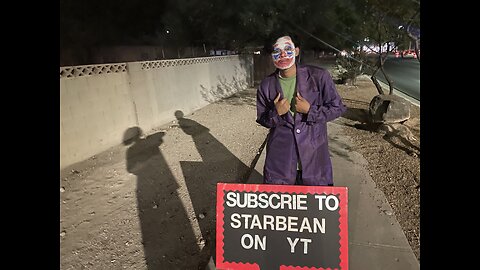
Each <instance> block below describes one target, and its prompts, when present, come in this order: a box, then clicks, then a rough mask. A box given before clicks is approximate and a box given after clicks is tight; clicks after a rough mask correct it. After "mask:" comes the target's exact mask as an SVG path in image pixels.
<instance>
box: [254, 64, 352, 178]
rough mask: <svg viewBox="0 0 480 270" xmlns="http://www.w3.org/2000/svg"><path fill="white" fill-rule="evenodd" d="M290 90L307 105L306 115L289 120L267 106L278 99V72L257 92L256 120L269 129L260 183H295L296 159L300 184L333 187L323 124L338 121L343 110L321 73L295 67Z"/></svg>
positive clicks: (329, 81) (332, 86) (330, 83)
mask: <svg viewBox="0 0 480 270" xmlns="http://www.w3.org/2000/svg"><path fill="white" fill-rule="evenodd" d="M296 87H297V88H296V89H297V91H298V92H299V93H300V95H301V96H302V97H303V98H305V99H306V100H307V101H308V102H309V103H310V111H309V112H308V114H302V113H296V115H295V119H294V117H293V116H292V115H291V114H290V113H289V112H287V113H286V114H284V115H282V116H280V115H278V113H277V110H276V109H275V105H274V102H273V101H274V99H275V97H276V96H277V95H278V93H280V100H281V99H282V98H283V91H282V90H281V86H280V82H279V81H278V71H276V72H274V73H272V74H270V75H269V76H267V77H266V78H265V79H263V80H262V82H261V84H260V86H259V88H258V89H257V120H256V121H257V122H258V123H259V124H261V125H262V126H264V127H266V128H269V129H270V132H269V134H268V139H267V146H266V147H267V148H266V149H267V156H266V159H265V167H264V169H263V181H264V183H266V184H289V185H293V184H295V179H296V174H297V160H298V159H299V158H300V161H301V164H302V175H303V183H304V185H308V186H323V185H328V184H333V172H332V162H331V160H330V153H329V150H328V136H327V122H328V121H331V120H333V119H335V118H337V117H340V116H341V115H342V114H343V113H344V112H345V111H346V110H347V109H346V107H345V105H344V104H343V103H342V99H341V97H340V96H339V95H338V93H337V90H336V88H335V84H334V82H333V80H332V77H331V76H330V74H329V73H328V71H326V70H325V69H323V68H320V67H315V66H308V65H297V86H296ZM297 150H298V151H297Z"/></svg>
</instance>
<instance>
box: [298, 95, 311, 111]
mask: <svg viewBox="0 0 480 270" xmlns="http://www.w3.org/2000/svg"><path fill="white" fill-rule="evenodd" d="M295 110H296V111H297V112H299V113H308V111H309V110H310V103H308V101H307V100H306V99H304V98H303V97H302V96H301V95H300V93H298V92H297V96H296V97H295Z"/></svg>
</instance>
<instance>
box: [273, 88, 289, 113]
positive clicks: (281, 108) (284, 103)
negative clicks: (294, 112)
mask: <svg viewBox="0 0 480 270" xmlns="http://www.w3.org/2000/svg"><path fill="white" fill-rule="evenodd" d="M273 103H274V104H275V108H276V109H277V112H278V114H279V115H284V114H286V113H287V112H288V110H289V109H290V102H288V100H287V99H286V98H283V99H282V100H280V93H278V96H277V97H276V98H275V100H274V101H273Z"/></svg>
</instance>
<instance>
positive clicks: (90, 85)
mask: <svg viewBox="0 0 480 270" xmlns="http://www.w3.org/2000/svg"><path fill="white" fill-rule="evenodd" d="M251 86H253V57H252V55H231V56H215V57H202V58H187V59H174V60H159V61H140V62H126V63H113V64H101V65H83V66H65V67H61V68H60V168H61V169H62V168H64V167H66V166H68V165H71V164H73V163H76V162H79V161H82V160H85V159H87V158H89V157H91V156H93V155H95V154H97V153H99V152H102V151H104V150H107V149H108V148H110V147H112V146H115V145H118V144H120V143H122V142H123V141H124V140H125V139H127V138H124V133H125V131H126V130H127V129H129V128H130V127H134V126H137V127H139V128H141V129H142V130H144V131H147V132H148V131H150V130H151V129H153V128H155V127H158V126H161V125H163V124H166V123H168V122H169V121H171V120H174V119H175V116H174V113H175V111H177V110H181V111H183V112H184V114H186V115H187V114H189V113H191V112H193V111H195V110H197V109H200V108H202V107H204V106H206V105H208V104H210V103H212V102H215V101H217V100H219V99H221V98H224V97H227V96H231V95H233V94H234V93H236V92H238V91H240V90H243V89H246V88H247V87H251Z"/></svg>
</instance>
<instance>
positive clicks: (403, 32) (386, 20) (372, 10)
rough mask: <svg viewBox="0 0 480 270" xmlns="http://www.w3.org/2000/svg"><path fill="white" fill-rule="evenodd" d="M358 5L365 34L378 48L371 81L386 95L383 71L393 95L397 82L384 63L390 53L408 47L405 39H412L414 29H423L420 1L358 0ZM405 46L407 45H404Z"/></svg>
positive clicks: (362, 29) (390, 92) (356, 3)
mask: <svg viewBox="0 0 480 270" xmlns="http://www.w3.org/2000/svg"><path fill="white" fill-rule="evenodd" d="M354 3H355V6H356V7H357V9H358V10H359V11H360V14H361V18H362V24H361V25H362V27H361V32H362V33H363V35H364V36H365V37H368V38H369V40H370V41H371V42H372V43H373V44H374V45H375V47H376V48H378V51H377V52H376V54H377V59H376V63H375V66H376V68H375V69H374V71H373V73H372V76H371V79H372V81H373V83H374V84H375V86H376V88H377V90H378V92H379V93H380V94H384V91H383V89H382V87H381V86H380V84H379V82H378V80H377V78H376V76H375V75H376V74H377V72H378V71H381V72H382V74H383V75H384V77H385V79H386V80H387V83H388V86H389V94H390V95H391V94H393V89H394V88H393V82H392V81H391V79H390V78H389V76H388V75H387V74H386V73H385V70H384V67H383V66H384V63H385V60H386V58H387V56H388V54H389V53H390V52H391V51H392V50H393V49H394V47H393V46H392V45H393V44H395V46H396V47H398V46H402V45H403V44H405V37H406V36H409V37H411V34H412V31H411V30H412V29H413V28H414V26H416V25H418V26H419V19H418V14H419V13H420V12H419V8H420V2H419V1H403V0H355V1H354ZM403 46H404V45H403Z"/></svg>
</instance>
